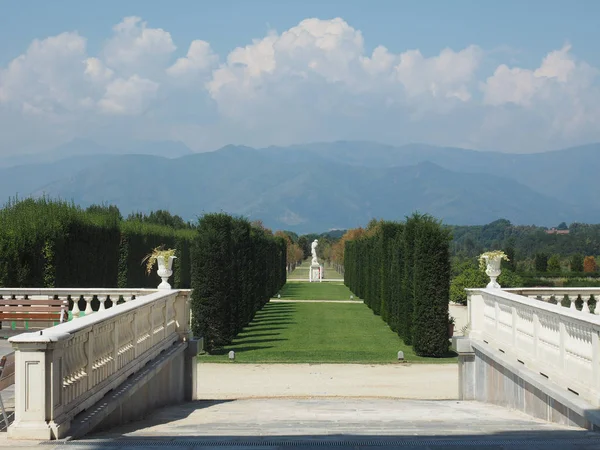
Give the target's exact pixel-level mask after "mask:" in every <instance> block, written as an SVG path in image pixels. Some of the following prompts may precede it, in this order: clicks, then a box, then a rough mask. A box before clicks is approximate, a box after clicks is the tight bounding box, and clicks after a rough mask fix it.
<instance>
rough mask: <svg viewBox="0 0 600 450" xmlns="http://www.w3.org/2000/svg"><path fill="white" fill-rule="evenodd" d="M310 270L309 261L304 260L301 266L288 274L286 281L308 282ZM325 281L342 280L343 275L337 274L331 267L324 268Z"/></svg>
mask: <svg viewBox="0 0 600 450" xmlns="http://www.w3.org/2000/svg"><path fill="white" fill-rule="evenodd" d="M309 269H310V260H308V259H307V260H305V261H303V262H302V264H301V265H299V266H296V268H295V269H294V270H293V271H292V272H291V273H290V274H288V279H292V280H303V281H308V271H309ZM325 279H328V280H333V279H344V275H342V274H341V273H339V272H338V271H337V270H335V269H334V268H333V267H325Z"/></svg>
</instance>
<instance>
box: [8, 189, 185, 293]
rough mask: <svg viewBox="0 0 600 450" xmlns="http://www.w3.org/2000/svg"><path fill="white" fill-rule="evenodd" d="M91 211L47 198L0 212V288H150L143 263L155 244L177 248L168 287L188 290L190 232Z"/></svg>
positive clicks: (154, 279) (152, 282) (152, 278)
mask: <svg viewBox="0 0 600 450" xmlns="http://www.w3.org/2000/svg"><path fill="white" fill-rule="evenodd" d="M94 211H95V212H88V211H83V210H82V209H81V208H79V207H77V206H75V205H73V204H69V203H66V202H62V201H53V200H48V199H46V198H41V199H27V200H23V201H15V202H11V203H9V204H7V205H6V206H5V207H4V208H2V209H0V287H2V286H5V287H138V288H139V287H148V288H155V287H156V286H158V284H159V283H160V278H159V277H158V276H157V275H156V272H155V271H154V272H153V273H152V274H150V275H146V272H145V270H144V269H145V266H144V265H143V264H142V259H143V258H144V256H145V255H146V254H148V253H149V252H150V251H152V249H153V248H155V247H158V246H160V245H164V246H165V247H166V248H175V249H176V256H177V258H178V259H177V260H176V262H175V265H174V277H173V279H172V280H173V281H172V284H173V286H174V287H176V288H189V287H190V285H191V270H190V267H191V264H190V244H191V242H192V240H193V236H194V231H193V230H175V229H173V228H170V227H166V226H160V225H152V224H146V223H141V222H137V221H126V222H124V221H121V220H120V218H119V216H118V215H115V214H113V213H103V212H102V208H97V209H95V210H94ZM107 211H108V209H107Z"/></svg>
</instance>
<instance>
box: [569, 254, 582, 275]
mask: <svg viewBox="0 0 600 450" xmlns="http://www.w3.org/2000/svg"><path fill="white" fill-rule="evenodd" d="M570 264H571V272H583V255H581V254H580V253H575V254H574V255H573V256H571V260H570Z"/></svg>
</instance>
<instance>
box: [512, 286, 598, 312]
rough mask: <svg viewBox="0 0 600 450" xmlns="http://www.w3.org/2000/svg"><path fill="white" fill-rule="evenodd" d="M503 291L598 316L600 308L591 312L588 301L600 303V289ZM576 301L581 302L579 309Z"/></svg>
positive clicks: (514, 289) (524, 289)
mask: <svg viewBox="0 0 600 450" xmlns="http://www.w3.org/2000/svg"><path fill="white" fill-rule="evenodd" d="M503 290H505V291H506V292H512V293H513V294H517V295H523V296H525V297H529V298H533V299H538V300H543V301H545V302H549V303H550V302H553V303H557V304H558V305H562V304H563V303H564V305H562V306H566V307H568V308H570V309H580V310H581V311H583V312H587V313H589V312H592V313H593V314H596V315H600V308H596V309H595V310H593V311H592V309H591V308H590V300H592V299H594V301H600V288H579V287H574V288H513V289H503ZM578 300H579V301H581V308H577V304H576V303H577V301H578Z"/></svg>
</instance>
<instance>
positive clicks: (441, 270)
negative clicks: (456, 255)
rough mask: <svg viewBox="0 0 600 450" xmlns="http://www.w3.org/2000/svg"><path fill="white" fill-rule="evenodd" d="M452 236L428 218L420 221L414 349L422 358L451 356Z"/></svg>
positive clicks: (417, 233) (416, 260)
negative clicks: (449, 324) (449, 336)
mask: <svg viewBox="0 0 600 450" xmlns="http://www.w3.org/2000/svg"><path fill="white" fill-rule="evenodd" d="M449 248H450V235H449V233H448V231H447V230H444V229H442V227H441V226H440V224H439V223H438V222H437V221H435V220H434V219H433V218H431V217H429V216H424V217H422V218H421V220H419V224H418V227H417V230H416V233H415V246H414V249H415V251H414V256H413V258H414V278H413V280H414V281H413V292H414V294H413V295H414V313H413V335H412V341H413V348H414V350H415V353H416V354H417V355H420V356H434V357H441V356H444V355H445V354H446V353H447V352H448V347H449V340H448V301H449V297H450V251H449Z"/></svg>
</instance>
